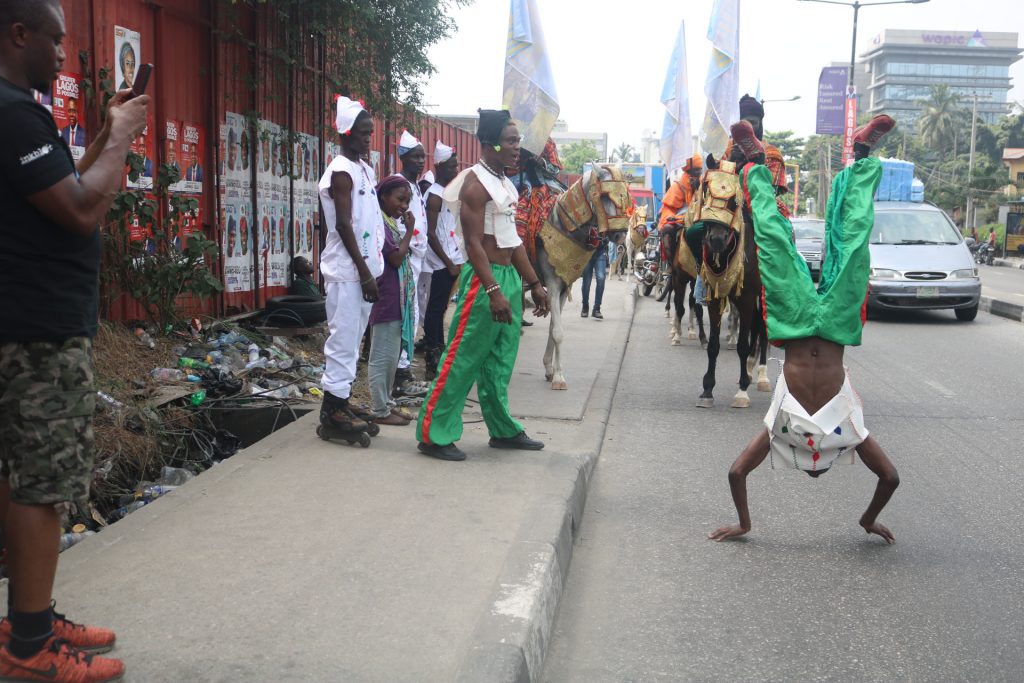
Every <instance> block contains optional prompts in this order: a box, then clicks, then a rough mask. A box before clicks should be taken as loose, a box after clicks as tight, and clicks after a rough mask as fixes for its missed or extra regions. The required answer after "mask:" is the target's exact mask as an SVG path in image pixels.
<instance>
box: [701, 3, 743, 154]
mask: <svg viewBox="0 0 1024 683" xmlns="http://www.w3.org/2000/svg"><path fill="white" fill-rule="evenodd" d="M708 40H710V41H711V63H710V64H708V77H707V80H705V81H704V94H705V95H706V96H707V98H708V106H707V109H706V111H705V112H704V123H703V124H702V125H701V130H700V148H701V150H702V151H703V154H705V155H706V154H708V153H711V154H714V155H715V156H716V157H718V156H721V155H722V154H723V153H724V152H725V147H726V145H727V144H729V126H731V125H732V124H733V123H735V122H736V121H738V120H739V118H740V103H739V100H740V74H739V61H740V0H715V7H714V9H713V10H712V11H711V23H710V24H709V25H708Z"/></svg>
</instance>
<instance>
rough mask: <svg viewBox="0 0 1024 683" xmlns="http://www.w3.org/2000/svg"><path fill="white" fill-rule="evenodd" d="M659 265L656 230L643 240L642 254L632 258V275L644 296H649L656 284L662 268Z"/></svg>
mask: <svg viewBox="0 0 1024 683" xmlns="http://www.w3.org/2000/svg"><path fill="white" fill-rule="evenodd" d="M660 264H661V240H660V238H659V236H658V232H657V231H656V230H652V231H651V232H650V233H649V234H648V235H647V239H646V240H644V253H643V254H642V255H641V254H637V255H636V256H635V257H634V258H633V275H634V276H635V277H636V279H637V282H638V283H639V284H640V286H641V287H643V293H644V296H650V295H651V292H652V291H653V290H654V286H655V285H656V284H658V280H659V279H660V277H661V275H662V272H663V270H664V269H663V268H661V266H660Z"/></svg>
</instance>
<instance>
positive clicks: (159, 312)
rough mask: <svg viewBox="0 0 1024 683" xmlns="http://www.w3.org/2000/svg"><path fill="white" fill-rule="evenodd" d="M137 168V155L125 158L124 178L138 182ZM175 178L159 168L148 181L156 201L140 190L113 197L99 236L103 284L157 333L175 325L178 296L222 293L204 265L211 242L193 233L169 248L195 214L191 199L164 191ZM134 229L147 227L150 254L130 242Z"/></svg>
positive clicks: (213, 248)
mask: <svg viewBox="0 0 1024 683" xmlns="http://www.w3.org/2000/svg"><path fill="white" fill-rule="evenodd" d="M143 164H144V159H143V158H142V157H141V156H139V155H137V154H129V158H128V166H129V177H130V178H134V179H138V177H139V175H140V173H141V171H142V168H143ZM180 179H181V172H180V171H179V170H178V169H177V168H176V167H174V166H171V165H169V164H162V165H161V166H160V168H159V169H158V172H157V177H156V178H155V179H154V193H155V196H156V199H151V198H149V197H147V196H146V194H145V192H143V191H141V190H124V191H122V192H118V193H117V195H116V196H115V197H114V202H113V204H112V206H111V208H110V212H109V213H108V215H107V218H108V221H109V223H108V225H107V228H106V229H105V230H104V231H103V238H104V268H103V278H104V280H105V281H106V282H107V284H108V285H112V286H113V287H114V288H116V289H117V290H118V291H119V292H124V293H126V294H128V295H130V296H131V297H132V298H134V299H136V300H137V301H138V302H139V303H141V304H142V306H143V308H144V309H145V310H146V314H147V315H148V316H149V318H150V320H153V321H155V322H157V323H159V326H160V329H165V328H166V327H167V325H171V324H173V323H174V322H175V321H176V320H178V299H179V297H180V296H182V295H191V296H192V297H194V298H196V299H200V300H206V299H209V298H210V297H212V296H213V295H215V294H217V293H218V292H221V291H223V289H224V285H223V284H222V283H221V282H220V280H218V279H217V277H216V276H215V275H214V274H213V272H212V271H211V270H210V268H209V266H208V263H209V261H212V260H213V259H216V258H217V256H218V249H217V243H216V242H213V241H211V240H208V239H206V237H205V235H203V233H202V232H194V233H192V234H191V235H190V236H189V239H188V242H187V244H183V245H181V248H180V249H179V248H178V246H177V245H176V243H175V239H176V238H177V237H178V235H179V229H180V226H181V223H182V220H183V219H184V218H186V217H188V216H190V215H191V216H195V214H196V212H197V211H198V210H199V201H198V200H197V199H196V198H194V197H189V196H183V195H176V194H171V193H170V192H169V188H170V186H171V185H173V184H174V183H176V182H178V181H179V180H180ZM158 202H160V203H161V204H162V205H163V206H164V207H165V209H164V211H163V215H162V216H160V214H159V212H158V211H157V208H158V206H159V205H158ZM136 225H137V226H140V227H141V228H143V231H145V229H146V228H152V238H151V239H152V244H153V247H152V253H149V252H148V250H147V248H146V246H147V245H146V242H145V241H133V240H132V239H131V231H132V228H133V226H136Z"/></svg>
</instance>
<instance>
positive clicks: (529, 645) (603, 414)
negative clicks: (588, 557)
mask: <svg viewBox="0 0 1024 683" xmlns="http://www.w3.org/2000/svg"><path fill="white" fill-rule="evenodd" d="M637 297H638V291H637V288H636V287H635V286H634V287H631V288H630V289H629V292H628V294H627V295H626V297H625V301H624V305H623V310H624V312H625V314H626V315H625V320H626V322H625V327H626V330H625V336H624V338H623V339H622V341H621V343H619V347H618V348H616V347H612V348H611V349H609V352H608V354H607V356H606V357H605V361H604V364H603V365H602V367H601V369H600V371H599V372H598V376H597V380H596V381H595V382H594V386H593V388H592V390H591V393H590V398H589V400H588V404H587V408H586V412H585V413H584V419H583V429H584V434H585V436H584V438H585V439H586V440H587V441H589V443H587V444H586V449H585V451H584V452H583V453H582V454H579V455H576V456H565V457H562V458H558V459H557V460H553V462H552V465H551V467H552V469H553V470H555V471H554V472H553V475H554V476H552V477H550V478H548V481H549V482H550V483H549V484H548V486H547V488H546V490H545V491H544V495H543V496H542V500H541V503H540V504H539V505H537V506H536V507H535V508H534V509H533V510H532V511H531V512H530V514H529V515H528V516H527V519H526V521H525V522H524V523H523V525H522V526H521V527H520V530H519V533H518V535H517V538H516V541H515V542H514V543H513V545H512V548H511V549H510V550H509V552H508V555H507V556H506V559H505V564H504V566H503V567H502V571H501V575H500V576H499V578H498V587H497V589H496V590H495V592H494V593H493V595H492V597H491V599H489V600H488V602H487V607H486V609H485V611H484V614H483V615H482V616H481V618H480V620H479V622H478V623H477V626H476V628H475V630H474V632H473V635H472V636H471V638H470V648H469V652H468V653H467V655H466V657H465V659H464V660H463V662H462V665H461V666H460V668H459V673H458V675H457V677H456V679H455V680H456V681H458V683H535V682H536V681H539V680H540V677H541V673H542V671H543V666H544V656H545V655H546V654H547V648H548V643H549V642H550V640H551V630H552V628H553V626H554V621H555V616H556V614H557V613H558V604H559V602H560V601H561V598H562V593H563V591H564V590H565V582H566V579H567V577H568V575H569V563H570V561H571V560H572V552H573V539H574V537H575V535H576V531H577V530H578V528H579V524H580V521H581V520H582V519H583V508H584V505H585V504H586V500H587V489H588V487H589V484H590V478H591V475H592V473H593V471H594V466H595V464H596V463H597V459H598V458H599V457H600V455H601V446H602V444H603V442H604V435H605V430H606V428H607V425H608V417H609V415H610V414H611V407H612V400H613V398H614V396H615V387H616V385H617V384H618V381H619V373H620V370H621V368H622V360H623V358H624V356H625V353H626V348H627V347H628V346H629V336H630V333H631V332H632V328H633V321H634V318H635V315H636V300H637Z"/></svg>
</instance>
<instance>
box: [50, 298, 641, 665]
mask: <svg viewBox="0 0 1024 683" xmlns="http://www.w3.org/2000/svg"><path fill="white" fill-rule="evenodd" d="M630 290H631V288H630V287H628V286H627V283H620V282H617V281H615V280H614V279H612V280H610V281H609V282H608V286H607V290H606V292H605V305H604V309H605V311H606V312H607V313H606V314H607V318H608V319H606V320H605V321H603V322H598V321H594V320H590V319H587V320H582V319H580V318H579V314H578V310H579V304H578V303H577V304H569V314H568V315H567V316H566V335H565V338H566V341H565V349H566V351H567V352H566V353H565V356H566V362H567V369H566V376H567V379H568V382H569V387H570V388H569V391H567V392H553V391H551V390H550V389H549V388H548V385H547V384H546V383H545V382H544V377H543V375H544V373H543V366H542V363H541V356H542V353H543V348H544V345H545V343H546V340H547V324H546V321H545V322H538V324H536V325H535V326H534V327H531V328H527V329H526V332H525V334H524V336H523V339H522V348H521V351H520V356H519V362H518V363H517V366H516V374H515V377H514V378H513V381H512V389H511V396H510V398H511V405H512V411H513V413H514V414H515V415H517V416H523V417H525V418H526V419H525V421H524V423H525V425H526V429H527V432H528V433H529V434H530V435H531V436H534V437H537V438H540V439H542V440H544V441H545V442H546V443H547V448H546V449H545V450H544V451H541V452H538V453H524V452H509V451H498V450H493V449H490V448H488V447H487V435H486V432H485V430H484V429H483V428H482V427H483V425H482V424H480V423H478V422H474V423H473V424H470V425H468V426H467V430H466V435H465V437H464V439H463V441H462V442H461V445H462V447H463V448H464V450H466V451H467V453H468V454H469V459H468V460H467V461H466V462H464V463H449V462H442V461H438V460H433V459H431V458H427V457H425V456H422V455H419V454H418V453H417V452H416V450H415V440H414V437H413V427H412V426H411V425H410V426H408V427H398V428H395V427H390V428H389V427H385V428H383V430H382V433H381V435H380V436H378V437H377V438H375V439H374V442H373V445H372V446H371V447H370V448H369V449H361V448H357V447H350V446H346V445H339V444H336V443H327V442H324V441H321V440H320V439H318V438H317V437H316V435H315V433H314V429H315V426H316V423H317V416H316V415H315V414H311V415H309V416H307V417H305V418H303V419H301V420H299V421H298V422H296V423H294V424H292V425H289V426H288V427H285V428H284V429H282V430H280V431H278V432H277V433H275V434H273V435H271V436H270V437H268V438H266V439H264V440H263V441H262V442H260V443H258V444H256V445H255V446H253V447H251V448H249V449H246V450H245V451H243V452H241V453H239V454H238V455H236V456H235V457H233V458H231V459H230V460H227V461H225V462H224V463H222V464H220V465H218V466H216V467H214V468H213V469H211V470H209V471H208V472H206V473H204V474H203V475H201V476H199V477H197V478H196V479H195V480H193V481H191V482H189V483H187V484H186V485H185V486H183V487H182V488H180V489H179V490H177V491H175V492H173V493H171V494H168V495H167V496H165V497H163V498H161V499H160V500H158V501H156V502H154V503H153V504H151V505H148V506H147V507H145V508H143V509H142V510H140V511H138V512H136V513H134V514H132V515H130V516H129V517H127V518H126V519H124V520H122V521H120V522H118V523H117V524H115V525H113V526H112V527H110V528H109V529H106V530H104V531H103V532H102V533H100V534H97V535H96V536H95V537H92V538H90V539H87V540H86V541H84V542H82V543H81V544H79V545H77V546H75V547H74V548H72V549H70V550H69V551H67V552H65V553H64V554H63V555H62V556H61V562H60V569H59V571H58V577H57V586H56V589H55V595H56V597H57V599H58V607H59V609H60V610H61V611H62V612H66V613H68V614H69V615H71V616H72V618H74V619H77V620H81V621H86V622H89V623H94V624H97V625H104V626H109V627H111V628H114V629H115V630H116V631H117V633H118V636H119V640H118V647H117V648H116V650H115V652H114V654H115V655H116V656H118V657H121V658H123V659H124V660H125V662H126V664H127V667H128V676H127V677H126V680H130V681H136V682H138V681H145V682H147V683H152V682H158V681H184V680H193V681H243V680H244V681H346V682H353V681H387V682H389V683H393V682H398V681H410V682H414V681H415V682H423V681H452V680H463V681H530V680H537V679H538V678H539V676H540V672H541V662H542V659H543V654H544V651H545V649H546V646H547V642H548V638H549V634H550V628H551V624H552V622H553V619H554V614H555V610H556V607H557V604H558V600H559V598H560V596H561V593H562V586H563V582H564V579H565V576H566V573H567V571H568V563H569V558H570V555H571V552H572V534H573V532H574V529H575V527H576V525H577V523H578V521H579V519H580V518H581V515H582V508H583V504H584V500H585V496H586V489H587V482H588V479H589V477H590V473H591V470H592V468H593V466H594V461H595V459H596V457H597V456H598V454H599V452H600V448H601V443H602V440H603V436H604V429H605V424H606V421H607V417H608V414H609V411H610V407H611V400H612V394H613V393H614V390H615V385H616V383H617V381H618V373H619V367H620V365H621V359H622V356H623V353H624V352H625V348H626V344H627V342H628V338H629V331H630V328H631V325H632V316H633V298H632V296H633V295H632V292H631V291H630ZM577 291H578V287H577ZM472 419H473V413H472V410H470V411H468V412H467V420H472Z"/></svg>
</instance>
